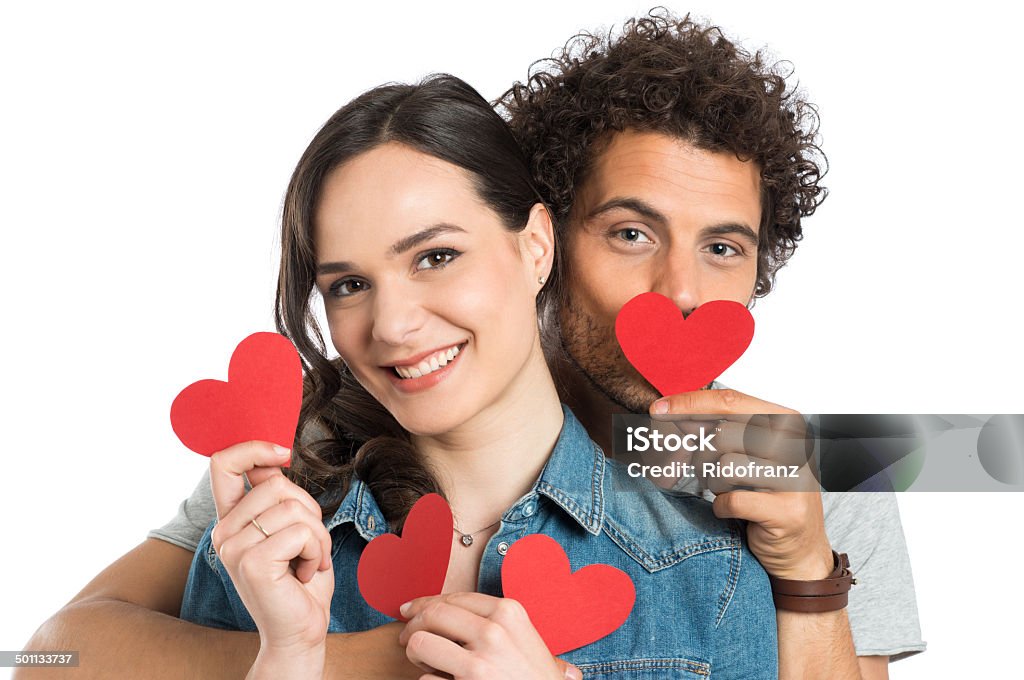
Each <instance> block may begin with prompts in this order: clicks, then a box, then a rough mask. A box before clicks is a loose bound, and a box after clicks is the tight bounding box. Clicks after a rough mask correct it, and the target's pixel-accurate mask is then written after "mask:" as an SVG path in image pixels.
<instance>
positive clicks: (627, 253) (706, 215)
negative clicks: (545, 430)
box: [560, 131, 761, 411]
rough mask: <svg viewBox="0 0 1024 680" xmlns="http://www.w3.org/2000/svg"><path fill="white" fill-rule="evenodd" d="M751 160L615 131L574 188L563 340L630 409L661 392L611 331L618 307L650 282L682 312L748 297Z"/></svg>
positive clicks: (753, 203)
mask: <svg viewBox="0 0 1024 680" xmlns="http://www.w3.org/2000/svg"><path fill="white" fill-rule="evenodd" d="M758 171H759V168H758V167H757V166H756V165H755V164H754V163H752V162H744V161H739V160H737V159H736V157H735V156H733V155H731V154H729V153H712V152H708V151H702V150H700V149H697V148H696V147H694V146H692V145H690V144H688V143H686V142H684V141H682V140H680V139H678V138H676V137H672V136H669V135H664V134H660V133H655V132H636V131H626V132H621V133H617V134H616V135H615V136H614V137H613V138H612V139H611V141H610V143H609V145H608V147H607V148H606V149H605V151H604V152H603V153H602V154H601V155H600V156H599V157H598V158H596V159H595V163H594V167H593V168H592V169H591V171H590V174H589V176H588V177H587V179H586V181H585V182H584V183H583V184H582V185H581V186H580V187H579V188H578V191H577V197H576V204H575V205H574V206H573V212H572V215H571V217H570V224H569V229H568V235H567V238H566V244H565V247H566V263H567V267H566V269H567V272H566V273H567V283H568V294H567V296H566V300H565V305H563V307H562V309H561V311H560V321H561V328H562V338H563V343H564V345H565V348H566V349H567V350H568V351H569V353H570V354H571V355H572V357H573V359H574V360H575V362H576V363H577V364H578V365H579V367H580V369H582V371H583V372H584V373H585V374H586V375H587V376H588V377H589V378H590V381H591V382H592V383H593V384H594V385H595V386H596V387H597V389H599V390H600V391H601V392H603V393H604V394H605V395H606V396H608V397H609V398H611V399H612V400H613V401H615V402H617V403H618V404H619V405H621V406H623V407H625V408H627V409H629V410H631V411H646V410H647V408H648V406H649V405H650V403H651V402H652V401H653V400H655V399H657V398H658V397H659V396H660V395H659V394H658V392H657V390H655V389H654V387H652V386H651V384H650V383H648V382H647V381H646V380H644V378H643V377H642V376H641V375H640V374H639V373H637V371H636V369H634V368H633V367H632V366H631V365H630V364H629V362H628V361H626V358H625V356H623V354H622V350H621V349H620V348H619V345H618V342H617V341H616V340H615V332H614V327H615V315H616V314H618V312H619V309H621V308H622V305H624V304H625V303H626V302H627V301H629V300H630V299H631V298H633V297H634V296H636V295H639V294H640V293H645V292H648V291H654V292H656V293H661V294H662V295H664V296H666V297H668V298H669V299H671V300H672V301H674V302H675V303H676V305H677V306H678V307H679V309H680V310H682V312H683V314H684V315H688V314H689V313H690V312H692V311H693V310H694V309H696V308H697V307H698V306H700V305H701V304H703V303H705V302H707V301H709V300H734V301H736V302H739V303H742V304H744V305H746V304H748V303H749V301H750V299H751V297H752V296H753V293H754V286H755V284H756V280H757V238H758V235H757V232H758V228H759V223H760V218H761V200H760V178H759V172H758Z"/></svg>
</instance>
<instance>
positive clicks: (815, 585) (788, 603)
mask: <svg viewBox="0 0 1024 680" xmlns="http://www.w3.org/2000/svg"><path fill="white" fill-rule="evenodd" d="M832 560H833V564H834V565H835V566H834V567H833V569H832V573H831V574H829V575H828V576H826V577H825V578H823V579H819V580H817V581H795V580H791V579H785V578H775V577H774V576H771V575H769V576H768V580H769V582H771V584H772V598H773V599H774V600H775V608H776V609H784V610H786V611H790V612H806V613H819V612H834V611H838V610H840V609H842V608H843V607H845V606H846V605H847V602H848V601H849V593H850V588H851V587H852V586H853V585H855V584H856V583H857V580H856V579H854V578H853V572H851V571H850V558H848V557H847V556H846V553H842V554H839V553H837V552H836V551H835V550H833V551H832Z"/></svg>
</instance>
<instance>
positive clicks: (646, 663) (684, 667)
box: [576, 659, 711, 680]
mask: <svg viewBox="0 0 1024 680" xmlns="http://www.w3.org/2000/svg"><path fill="white" fill-rule="evenodd" d="M576 666H577V667H578V668H579V669H580V671H581V672H582V673H583V677H584V680H590V679H591V678H594V679H597V680H664V679H667V680H707V679H708V677H709V676H710V675H711V666H710V664H707V663H705V662H703V661H691V660H689V659H624V660H622V661H605V662H601V663H578V664H576Z"/></svg>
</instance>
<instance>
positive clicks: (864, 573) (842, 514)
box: [149, 471, 925, 660]
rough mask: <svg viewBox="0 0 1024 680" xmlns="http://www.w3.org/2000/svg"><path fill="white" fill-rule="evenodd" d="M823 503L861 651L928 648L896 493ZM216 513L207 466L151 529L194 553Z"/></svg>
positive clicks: (826, 497) (827, 498)
mask: <svg viewBox="0 0 1024 680" xmlns="http://www.w3.org/2000/svg"><path fill="white" fill-rule="evenodd" d="M822 505H823V507H824V509H825V531H826V533H827V534H828V538H829V541H830V542H831V543H832V547H833V548H835V549H836V550H837V551H839V552H845V553H848V554H849V556H850V566H851V567H852V569H853V572H854V575H855V576H856V578H857V585H855V586H854V587H853V589H852V590H851V591H850V604H849V607H848V608H847V611H848V614H849V617H850V628H851V629H852V631H853V642H854V645H855V646H856V649H857V654H858V655H860V656H876V655H877V656H889V657H891V658H892V660H896V659H901V658H904V657H906V656H910V655H911V654H915V653H917V652H921V651H923V650H924V648H925V643H924V642H923V641H922V640H921V624H920V623H919V621H918V616H917V600H916V598H915V596H914V579H913V576H912V575H911V571H910V558H909V557H908V555H907V543H906V540H905V539H904V538H903V526H902V525H901V524H900V513H899V508H898V507H897V506H896V496H895V495H894V494H892V493H881V492H874V493H873V492H852V491H849V492H834V493H828V492H825V493H822ZM216 514H217V513H216V509H215V507H214V504H213V493H212V492H211V490H210V473H209V471H207V473H206V474H204V475H203V478H202V479H201V480H199V484H198V485H196V488H195V490H194V491H193V492H192V495H191V496H189V497H188V498H187V499H185V501H183V502H182V504H181V505H180V506H179V507H178V514H177V515H176V516H175V517H174V519H172V520H171V521H170V522H168V523H167V524H165V525H164V526H162V527H160V528H159V529H155V530H153V531H151V532H149V537H150V538H158V539H160V540H162V541H167V542H168V543H173V544H174V545H177V546H180V547H182V548H185V549H186V550H191V551H193V552H194V551H195V549H196V545H198V544H199V539H200V538H202V535H203V532H204V531H206V527H207V526H209V525H210V522H211V521H213V519H214V518H215V517H216Z"/></svg>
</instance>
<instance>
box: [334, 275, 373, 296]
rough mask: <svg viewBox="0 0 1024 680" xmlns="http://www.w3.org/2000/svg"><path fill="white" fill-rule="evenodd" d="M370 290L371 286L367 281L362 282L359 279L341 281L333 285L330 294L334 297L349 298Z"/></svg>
mask: <svg viewBox="0 0 1024 680" xmlns="http://www.w3.org/2000/svg"><path fill="white" fill-rule="evenodd" d="M367 288H369V284H367V283H366V281H360V280H359V279H341V280H340V281H335V282H334V283H332V284H331V287H330V288H329V289H328V292H329V293H330V294H331V295H332V296H334V297H348V296H350V295H355V294H356V293H361V292H363V291H364V290H366V289H367Z"/></svg>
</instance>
